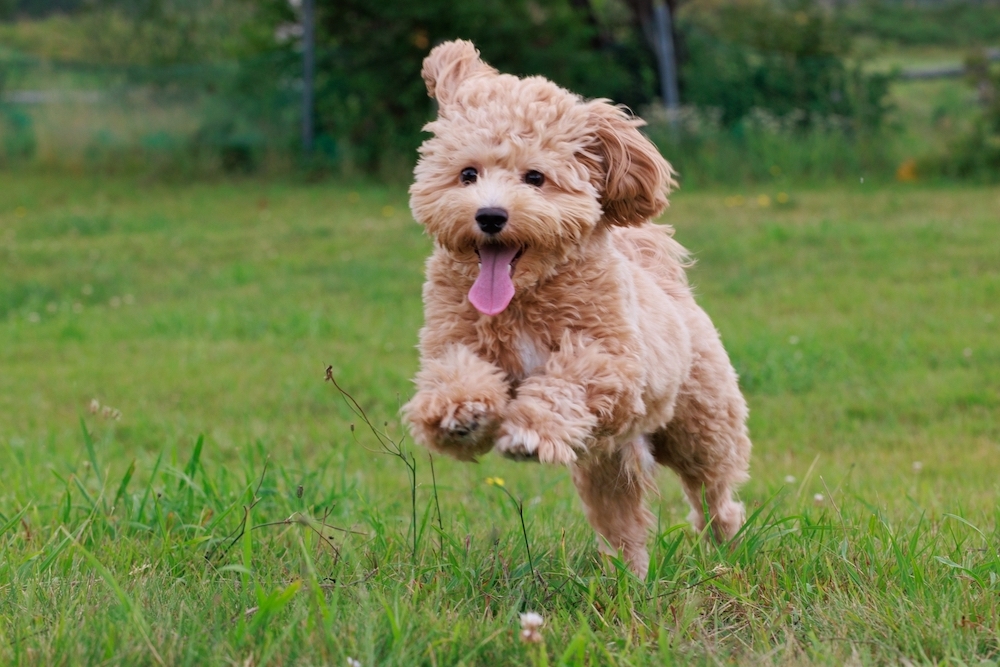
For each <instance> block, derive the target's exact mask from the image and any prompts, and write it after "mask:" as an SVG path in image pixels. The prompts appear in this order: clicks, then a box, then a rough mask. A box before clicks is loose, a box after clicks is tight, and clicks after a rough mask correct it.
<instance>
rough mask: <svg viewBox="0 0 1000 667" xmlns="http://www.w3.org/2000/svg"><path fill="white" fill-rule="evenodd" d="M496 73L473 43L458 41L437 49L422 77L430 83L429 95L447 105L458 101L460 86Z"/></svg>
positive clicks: (441, 45)
mask: <svg viewBox="0 0 1000 667" xmlns="http://www.w3.org/2000/svg"><path fill="white" fill-rule="evenodd" d="M496 73H497V71H496V70H495V69H493V68H492V67H490V66H489V65H487V64H486V63H484V62H483V61H482V60H481V59H480V58H479V51H478V50H477V49H476V47H475V45H473V43H472V42H467V41H465V40H462V39H456V40H455V41H453V42H445V43H444V44H439V45H438V46H435V47H434V49H433V50H431V52H430V54H428V56H427V57H426V58H424V68H423V70H421V72H420V75H421V76H422V77H424V82H425V83H426V84H427V94H428V95H430V96H431V97H434V98H436V99H437V101H438V103H439V104H441V105H442V106H444V105H446V104H449V103H450V102H451V101H452V99H454V95H455V91H456V90H457V89H458V86H459V85H460V84H461V83H462V82H463V81H465V80H466V79H468V78H469V77H472V76H476V75H477V74H496Z"/></svg>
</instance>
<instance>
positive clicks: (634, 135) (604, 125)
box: [580, 100, 677, 226]
mask: <svg viewBox="0 0 1000 667" xmlns="http://www.w3.org/2000/svg"><path fill="white" fill-rule="evenodd" d="M586 106H587V110H588V128H587V129H588V135H589V138H590V139H591V144H590V145H589V146H588V147H587V152H586V153H585V154H582V155H581V156H580V157H581V159H582V160H583V161H584V162H585V163H588V166H589V167H590V169H591V173H592V174H593V183H594V185H595V186H596V187H597V190H598V192H600V194H601V208H602V209H603V211H604V219H605V220H607V221H608V222H609V223H612V224H616V225H623V226H629V225H641V224H642V223H643V222H645V221H647V220H649V219H651V218H655V217H656V216H658V215H660V213H662V212H663V209H665V208H666V207H667V194H668V193H669V192H670V191H671V190H672V189H673V188H675V187H676V186H677V181H675V180H674V178H673V176H674V170H673V168H672V167H671V166H670V164H669V163H668V162H667V161H666V160H664V159H663V156H662V155H660V152H659V151H658V150H657V149H656V146H654V145H653V142H651V141H650V140H649V139H647V138H646V136H645V135H644V134H642V133H641V132H640V131H639V128H640V127H642V126H643V125H645V122H644V121H643V120H641V119H639V118H635V117H632V116H630V115H629V114H628V112H626V111H625V110H624V109H622V108H621V107H616V106H613V105H611V104H609V103H608V102H607V101H606V100H594V101H592V102H587V103H586ZM595 158H597V159H595Z"/></svg>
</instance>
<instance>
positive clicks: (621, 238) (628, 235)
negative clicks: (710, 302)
mask: <svg viewBox="0 0 1000 667" xmlns="http://www.w3.org/2000/svg"><path fill="white" fill-rule="evenodd" d="M612 235H613V238H614V240H615V247H617V248H618V250H619V252H621V253H622V254H623V255H625V256H626V257H627V258H628V259H629V261H632V262H635V263H636V264H638V265H639V266H641V267H642V268H643V269H645V270H646V271H649V272H650V273H651V274H653V275H654V276H655V277H656V282H657V284H658V285H659V286H660V287H661V288H662V289H663V291H665V292H666V293H667V294H670V295H671V296H675V297H678V298H681V297H683V296H688V295H690V293H691V292H690V288H689V287H688V281H687V274H686V273H685V272H684V269H686V268H687V267H689V266H691V265H692V264H694V260H693V259H691V253H690V252H688V250H687V248H685V247H684V246H682V245H681V244H680V243H678V242H677V241H675V240H674V228H673V227H671V226H670V225H654V224H645V225H642V226H640V227H617V228H615V229H614V230H612Z"/></svg>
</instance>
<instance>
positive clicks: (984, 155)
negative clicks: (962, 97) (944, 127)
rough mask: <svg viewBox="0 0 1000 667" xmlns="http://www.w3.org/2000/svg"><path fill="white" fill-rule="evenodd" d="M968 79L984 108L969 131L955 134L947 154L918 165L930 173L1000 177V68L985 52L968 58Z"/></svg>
mask: <svg viewBox="0 0 1000 667" xmlns="http://www.w3.org/2000/svg"><path fill="white" fill-rule="evenodd" d="M966 80H967V81H968V82H969V83H970V84H971V85H972V86H973V87H974V88H975V89H976V91H977V93H978V97H979V101H980V105H981V112H980V113H979V115H978V116H977V117H976V119H975V120H974V121H973V123H972V127H971V128H970V129H969V130H967V131H966V132H964V133H962V134H960V135H959V136H957V137H955V138H954V139H953V140H952V142H951V145H950V146H949V147H948V150H947V152H946V153H945V154H944V155H939V156H931V157H929V158H926V159H925V160H923V161H922V163H921V164H920V165H918V172H923V173H925V174H927V175H944V176H953V177H954V176H957V177H959V178H973V179H977V180H988V181H997V180H1000V68H997V67H996V66H991V65H990V62H989V60H988V59H987V58H986V55H985V54H984V53H982V52H979V53H975V54H973V55H971V56H970V57H969V58H968V59H967V61H966Z"/></svg>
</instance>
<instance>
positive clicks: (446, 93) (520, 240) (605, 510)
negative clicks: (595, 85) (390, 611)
mask: <svg viewBox="0 0 1000 667" xmlns="http://www.w3.org/2000/svg"><path fill="white" fill-rule="evenodd" d="M423 78H424V80H425V82H426V84H427V90H428V93H429V94H430V95H431V96H433V97H436V98H437V100H438V102H439V113H438V118H437V119H436V120H435V121H433V122H431V123H429V124H428V125H427V127H426V129H427V130H428V131H430V132H432V133H433V135H434V136H433V137H431V138H430V139H428V140H427V141H426V142H424V144H423V146H421V148H420V160H419V162H418V164H417V166H416V169H415V181H414V183H413V186H412V187H411V188H410V195H411V198H410V206H411V209H412V211H413V215H414V217H415V218H416V219H417V220H418V221H419V222H421V223H422V224H424V225H425V226H426V229H427V231H428V232H429V233H430V234H431V235H432V236H433V238H434V240H435V250H434V253H433V255H432V256H431V257H430V259H429V260H428V262H427V281H426V283H425V285H424V294H423V297H424V307H425V320H426V321H425V325H424V328H423V329H422V330H421V335H420V351H421V358H422V359H421V370H420V372H419V373H418V374H417V377H416V386H417V392H416V394H415V396H414V397H413V399H412V400H411V401H410V402H409V403H408V404H407V405H406V406H405V407H404V414H405V416H406V419H407V421H408V422H409V424H410V426H411V429H412V431H413V434H414V437H415V438H416V440H417V441H418V442H420V443H422V444H423V445H425V446H427V447H428V448H430V449H432V450H434V451H438V452H443V453H446V454H449V455H451V456H454V457H456V458H459V459H462V460H474V459H475V458H476V457H477V456H480V455H483V454H485V453H486V452H488V451H489V450H490V449H493V448H496V449H497V450H498V452H500V453H501V454H503V455H505V456H508V457H512V458H523V459H536V460H538V461H541V462H544V463H557V464H564V465H568V466H570V467H571V468H572V472H573V480H574V483H575V484H576V487H577V490H578V492H579V494H580V497H581V499H582V500H583V503H584V506H585V510H586V514H587V518H588V520H589V521H590V523H591V525H593V526H594V528H595V530H596V531H597V532H598V534H599V535H600V539H601V544H602V545H603V548H604V549H606V550H608V549H609V550H611V551H616V552H617V551H621V552H622V554H623V556H624V557H625V558H626V559H627V561H628V562H629V564H630V566H631V567H632V569H633V570H634V571H635V572H636V573H637V574H639V575H644V574H645V572H646V570H647V567H648V555H647V552H646V546H645V544H646V536H647V532H648V529H649V527H650V525H651V522H652V515H651V514H650V512H649V510H648V509H647V508H646V506H645V503H644V494H645V493H646V491H647V490H648V489H649V488H650V487H651V486H652V484H653V482H652V475H653V469H654V467H655V466H654V465H653V464H654V462H655V463H660V464H662V465H665V466H669V467H670V468H672V469H673V470H675V471H676V472H677V473H678V475H679V476H680V479H681V482H682V484H683V486H684V489H685V492H686V494H687V496H688V499H689V500H690V503H691V507H692V511H691V515H690V517H689V518H690V520H691V521H692V523H693V524H694V525H695V526H696V527H697V528H698V529H699V530H704V529H705V528H706V519H705V515H704V512H703V511H702V507H703V503H704V504H705V505H706V506H707V508H708V518H709V521H710V525H711V533H712V534H714V535H715V537H717V538H718V539H730V538H732V537H734V536H735V535H736V533H737V532H738V531H739V529H740V526H741V525H742V523H743V520H744V510H743V506H742V505H741V504H740V503H738V502H736V501H735V500H734V499H733V491H734V489H735V488H736V487H737V486H738V485H739V484H740V483H742V482H743V481H744V480H746V479H747V470H748V467H749V458H750V440H749V437H748V434H747V429H746V418H747V407H746V403H745V401H744V400H743V396H742V395H741V393H740V391H739V387H738V385H737V379H736V373H735V372H734V371H733V368H732V365H731V364H730V362H729V359H728V357H727V355H726V352H725V350H724V349H723V347H722V343H721V341H720V339H719V336H718V333H717V332H716V330H715V328H714V327H713V326H712V323H711V321H710V320H709V318H708V316H707V315H706V314H705V313H704V312H703V311H702V310H701V308H699V307H698V305H697V304H696V303H695V301H694V298H693V296H692V294H691V290H690V288H689V287H688V284H687V280H686V277H685V273H684V268H685V266H686V265H687V262H688V256H687V253H686V251H685V250H684V249H683V248H682V247H681V246H680V244H678V243H677V242H676V241H674V239H673V238H672V235H673V230H672V229H671V228H670V227H667V226H658V225H654V224H652V223H651V222H650V219H651V218H653V217H656V216H658V215H659V214H660V213H662V212H663V210H664V209H665V208H666V206H667V194H668V193H669V191H670V189H671V188H672V187H674V186H675V185H676V184H675V182H674V180H673V171H672V169H671V168H670V165H669V164H667V162H666V161H665V160H664V159H663V158H662V157H661V156H660V154H659V152H658V151H657V150H656V147H655V146H653V144H652V143H650V141H649V140H648V139H646V138H645V136H643V135H642V133H640V132H639V129H638V128H639V127H640V126H641V125H642V121H640V120H638V119H636V118H633V117H631V116H630V115H629V114H628V113H627V112H626V111H624V110H623V109H621V108H619V107H616V106H613V105H611V104H610V103H608V102H607V101H606V100H592V101H584V100H582V99H581V98H580V97H578V96H577V95H574V94H572V93H570V92H568V91H566V90H564V89H562V88H559V87H558V86H556V85H555V84H553V83H551V82H550V81H547V80H546V79H544V78H541V77H527V78H523V79H519V78H517V77H514V76H510V75H506V74H499V73H497V71H496V70H495V69H493V68H492V67H490V66H489V65H487V64H485V63H483V62H482V60H480V58H479V53H478V51H476V49H475V47H474V46H473V45H472V44H471V43H469V42H464V41H455V42H448V43H446V44H442V45H440V46H438V47H436V48H435V49H434V50H433V51H432V52H431V54H430V55H429V56H428V57H427V59H426V61H425V62H424V68H423ZM467 167H472V168H474V169H476V170H477V174H478V178H477V180H476V181H475V182H474V183H464V184H463V182H462V181H461V179H460V174H461V172H462V170H463V169H465V168H467ZM529 170H534V171H538V172H540V173H541V174H543V175H544V177H545V181H544V183H543V184H542V185H541V186H540V187H538V186H536V185H530V184H528V183H527V182H526V181H525V176H524V175H525V173H526V172H527V171H529ZM484 207H500V208H503V209H504V210H505V211H506V212H507V213H508V216H509V219H508V222H507V224H506V225H505V226H504V228H503V229H502V230H501V231H500V232H499V233H497V234H493V235H488V234H485V233H484V232H483V231H482V230H481V229H480V227H479V226H478V225H477V223H476V215H477V211H479V210H480V209H482V208H484ZM488 243H502V244H506V245H508V246H517V247H518V248H520V249H521V251H522V254H521V255H520V258H519V259H518V260H516V264H515V265H513V268H512V270H513V273H512V275H511V277H510V280H511V281H512V284H513V287H514V297H513V298H512V300H511V301H510V302H509V304H508V305H507V306H506V307H505V308H503V309H502V311H501V312H499V313H497V314H494V315H484V314H483V313H481V312H480V311H479V310H477V308H476V307H474V306H473V304H472V303H471V302H470V299H469V292H470V290H471V289H472V286H473V284H474V283H475V282H476V280H477V277H478V276H479V273H480V266H479V257H478V256H477V255H478V250H480V249H482V248H483V245H484V244H488Z"/></svg>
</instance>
